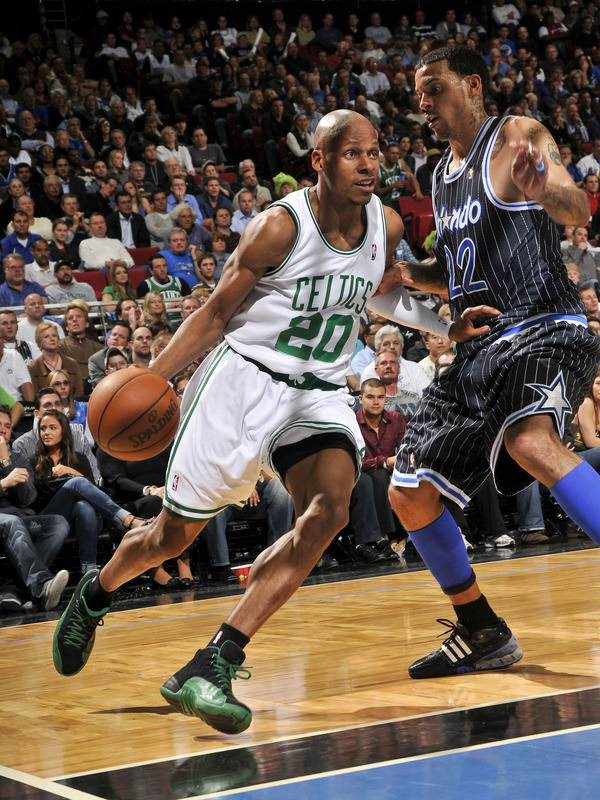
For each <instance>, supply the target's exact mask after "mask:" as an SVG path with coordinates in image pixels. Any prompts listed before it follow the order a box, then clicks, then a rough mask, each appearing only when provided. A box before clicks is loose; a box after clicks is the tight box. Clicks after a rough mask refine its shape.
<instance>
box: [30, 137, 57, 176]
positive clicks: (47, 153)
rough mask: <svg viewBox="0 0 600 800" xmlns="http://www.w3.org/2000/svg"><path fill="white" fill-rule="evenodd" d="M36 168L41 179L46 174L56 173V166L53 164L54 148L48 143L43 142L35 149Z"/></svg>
mask: <svg viewBox="0 0 600 800" xmlns="http://www.w3.org/2000/svg"><path fill="white" fill-rule="evenodd" d="M35 168H36V170H37V171H38V172H39V174H40V175H41V176H42V180H43V179H44V178H45V177H46V176H47V175H56V166H55V165H54V148H53V147H52V146H51V145H49V144H43V145H42V146H41V147H40V149H39V150H38V151H37V163H36V166H35Z"/></svg>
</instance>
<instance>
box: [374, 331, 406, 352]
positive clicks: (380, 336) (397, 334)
mask: <svg viewBox="0 0 600 800" xmlns="http://www.w3.org/2000/svg"><path fill="white" fill-rule="evenodd" d="M389 334H394V336H395V337H396V338H397V339H398V341H399V342H400V344H401V345H402V347H404V336H403V335H402V332H401V331H400V328H398V327H397V326H396V325H383V327H381V328H379V330H378V331H377V333H376V334H375V350H379V345H380V344H381V340H382V339H383V337H384V336H388V335H389Z"/></svg>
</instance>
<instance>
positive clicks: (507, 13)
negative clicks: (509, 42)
mask: <svg viewBox="0 0 600 800" xmlns="http://www.w3.org/2000/svg"><path fill="white" fill-rule="evenodd" d="M492 19H493V20H494V22H495V23H496V25H508V26H509V27H510V26H511V25H512V26H516V25H517V23H518V22H519V20H520V19H521V12H520V11H519V9H518V8H517V7H516V6H514V5H513V4H512V3H507V2H505V0H496V2H495V3H494V5H493V6H492Z"/></svg>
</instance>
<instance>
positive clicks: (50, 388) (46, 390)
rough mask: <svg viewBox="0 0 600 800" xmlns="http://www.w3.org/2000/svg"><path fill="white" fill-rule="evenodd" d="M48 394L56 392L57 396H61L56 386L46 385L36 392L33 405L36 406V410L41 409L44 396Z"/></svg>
mask: <svg viewBox="0 0 600 800" xmlns="http://www.w3.org/2000/svg"><path fill="white" fill-rule="evenodd" d="M47 394H55V395H56V396H57V397H60V395H59V393H58V389H55V388H54V386H44V387H43V388H42V389H40V390H39V392H36V395H35V398H34V401H33V407H34V408H35V410H36V411H39V410H40V405H41V402H42V397H45V396H46V395H47Z"/></svg>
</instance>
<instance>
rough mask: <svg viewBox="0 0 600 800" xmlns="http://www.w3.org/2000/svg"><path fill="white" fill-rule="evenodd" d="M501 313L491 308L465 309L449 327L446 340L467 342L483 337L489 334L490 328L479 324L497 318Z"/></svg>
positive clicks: (476, 307) (474, 307) (473, 307)
mask: <svg viewBox="0 0 600 800" xmlns="http://www.w3.org/2000/svg"><path fill="white" fill-rule="evenodd" d="M501 313H502V312H501V311H498V309H497V308H493V307H492V306H472V307H471V308H465V310H464V311H463V312H462V314H461V315H460V317H459V318H458V319H457V320H455V321H454V322H453V323H452V325H451V326H450V329H449V331H448V338H449V339H451V340H452V341H453V342H468V341H470V340H471V339H475V337H476V336H483V335H484V334H485V333H489V332H490V326H489V325H485V324H481V323H484V322H485V320H487V319H489V318H490V317H499V316H500V315H501Z"/></svg>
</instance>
